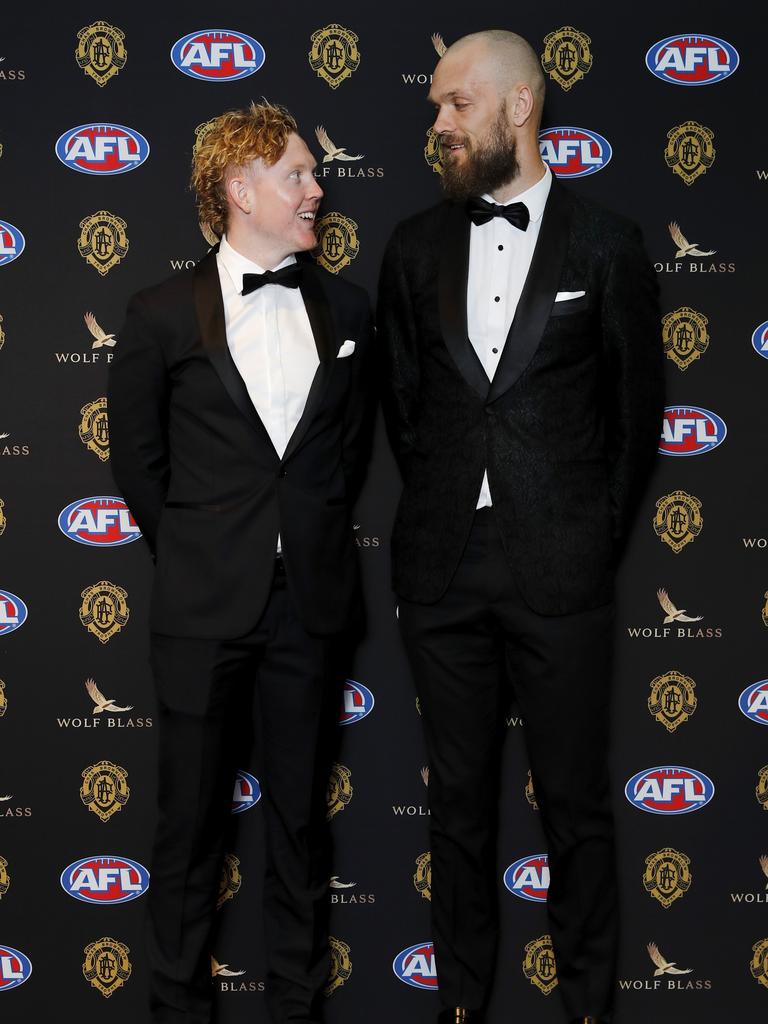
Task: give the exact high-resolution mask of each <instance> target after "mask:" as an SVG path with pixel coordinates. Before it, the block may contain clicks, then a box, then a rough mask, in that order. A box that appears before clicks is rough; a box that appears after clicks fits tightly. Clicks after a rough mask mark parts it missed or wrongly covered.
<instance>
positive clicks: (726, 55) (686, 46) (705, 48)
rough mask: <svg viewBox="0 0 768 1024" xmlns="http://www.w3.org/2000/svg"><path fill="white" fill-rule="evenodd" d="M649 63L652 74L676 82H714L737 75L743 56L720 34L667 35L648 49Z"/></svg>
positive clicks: (675, 83) (710, 83)
mask: <svg viewBox="0 0 768 1024" xmlns="http://www.w3.org/2000/svg"><path fill="white" fill-rule="evenodd" d="M645 66H646V67H647V68H648V70H649V71H650V72H651V74H652V75H655V76H656V77H657V78H661V79H662V80H663V81H665V82H671V83H672V84H673V85H714V84H715V83H716V82H722V80H723V79H724V78H728V76H729V75H732V74H733V72H734V71H735V70H736V68H737V67H738V66H739V55H738V53H737V52H736V50H735V48H734V47H733V46H731V44H730V43H726V41H725V40H724V39H718V38H717V36H703V35H697V34H695V33H694V34H691V35H679V36H667V38H666V39H661V40H660V41H659V42H658V43H654V44H653V46H652V47H651V48H650V49H649V50H648V52H647V53H646V55H645Z"/></svg>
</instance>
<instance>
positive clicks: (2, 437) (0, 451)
mask: <svg viewBox="0 0 768 1024" xmlns="http://www.w3.org/2000/svg"><path fill="white" fill-rule="evenodd" d="M10 436H11V434H10V431H7V430H0V455H29V445H28V444H9V443H8V438H9V437H10Z"/></svg>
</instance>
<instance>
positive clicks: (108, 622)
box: [80, 580, 131, 644]
mask: <svg viewBox="0 0 768 1024" xmlns="http://www.w3.org/2000/svg"><path fill="white" fill-rule="evenodd" d="M80 596H81V597H82V599H83V602H82V604H81V605H80V621H81V622H82V624H83V625H84V626H85V628H86V629H87V630H88V632H89V633H93V635H94V636H95V637H96V639H97V640H100V641H101V642H102V643H103V644H105V643H107V641H108V640H111V639H112V637H113V636H114V635H115V633H119V632H120V630H121V629H122V628H123V626H124V625H125V624H126V622H127V621H128V617H129V616H130V614H131V613H130V609H129V608H128V603H127V601H126V598H127V597H128V591H127V590H124V589H123V588H122V587H118V586H116V585H115V584H114V583H110V582H109V580H99V582H98V583H94V584H93V585H92V586H90V587H86V588H85V590H84V591H83V592H82V594H81V595H80Z"/></svg>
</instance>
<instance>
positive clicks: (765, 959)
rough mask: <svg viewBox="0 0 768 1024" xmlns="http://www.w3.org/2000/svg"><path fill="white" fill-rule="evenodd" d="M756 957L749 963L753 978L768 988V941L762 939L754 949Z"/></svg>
mask: <svg viewBox="0 0 768 1024" xmlns="http://www.w3.org/2000/svg"><path fill="white" fill-rule="evenodd" d="M752 952H753V954H754V956H753V957H752V959H751V961H750V963H749V970H750V973H751V974H752V977H753V978H754V979H755V981H757V982H759V984H761V985H764V986H765V987H766V988H768V939H760V940H759V941H758V942H756V943H755V944H754V946H753V947H752Z"/></svg>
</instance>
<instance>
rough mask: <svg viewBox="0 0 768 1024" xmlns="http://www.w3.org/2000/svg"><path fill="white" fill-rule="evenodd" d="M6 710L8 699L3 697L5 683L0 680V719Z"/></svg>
mask: <svg viewBox="0 0 768 1024" xmlns="http://www.w3.org/2000/svg"><path fill="white" fill-rule="evenodd" d="M7 710H8V698H7V697H6V696H5V683H4V682H3V680H2V679H0V718H2V717H3V715H4V714H5V712H6V711H7Z"/></svg>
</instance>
